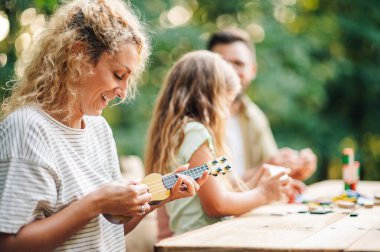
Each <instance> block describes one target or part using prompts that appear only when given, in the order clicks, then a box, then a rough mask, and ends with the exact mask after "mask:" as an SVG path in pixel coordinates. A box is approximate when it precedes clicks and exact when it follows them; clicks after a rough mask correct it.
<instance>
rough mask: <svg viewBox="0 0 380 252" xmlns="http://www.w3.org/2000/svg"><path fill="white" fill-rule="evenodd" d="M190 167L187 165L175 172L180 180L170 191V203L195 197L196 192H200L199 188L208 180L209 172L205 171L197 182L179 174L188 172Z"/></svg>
mask: <svg viewBox="0 0 380 252" xmlns="http://www.w3.org/2000/svg"><path fill="white" fill-rule="evenodd" d="M188 167H189V165H188V164H186V165H184V166H181V167H179V168H177V169H176V170H175V172H174V173H177V174H178V180H177V182H176V183H175V184H174V186H173V188H172V189H171V190H170V197H169V201H172V200H176V199H180V198H186V197H190V196H194V195H195V192H197V191H198V190H199V187H200V186H201V185H202V184H203V183H204V182H205V181H206V180H207V178H208V172H207V171H205V172H204V173H203V174H202V177H200V178H199V179H197V181H195V180H194V179H192V178H191V177H189V176H186V175H184V174H180V173H179V172H182V171H185V170H187V169H188Z"/></svg>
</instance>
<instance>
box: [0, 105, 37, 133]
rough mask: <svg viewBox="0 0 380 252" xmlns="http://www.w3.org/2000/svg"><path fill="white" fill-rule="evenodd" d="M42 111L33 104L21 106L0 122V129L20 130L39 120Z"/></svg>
mask: <svg viewBox="0 0 380 252" xmlns="http://www.w3.org/2000/svg"><path fill="white" fill-rule="evenodd" d="M42 117H43V116H42V113H41V112H40V111H39V109H38V108H36V107H35V106H22V107H20V108H18V109H16V110H15V111H13V112H11V113H10V114H9V115H7V117H5V118H4V119H3V120H2V121H1V122H0V125H1V126H0V129H1V131H3V132H4V131H5V130H7V131H16V132H20V131H23V130H25V129H27V128H28V127H33V126H34V125H36V122H41V119H42Z"/></svg>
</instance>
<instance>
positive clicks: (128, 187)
mask: <svg viewBox="0 0 380 252" xmlns="http://www.w3.org/2000/svg"><path fill="white" fill-rule="evenodd" d="M92 194H93V195H94V197H96V199H97V200H96V202H97V206H98V209H99V213H102V214H110V215H122V216H139V215H142V214H144V213H145V212H146V213H149V211H150V205H149V204H148V202H149V201H150V200H151V199H152V194H150V193H149V192H148V186H147V185H145V184H140V183H139V181H137V180H131V179H122V180H116V181H112V182H110V183H107V184H105V185H103V186H101V187H99V188H98V189H96V190H95V191H93V192H92ZM142 210H144V211H143V212H142Z"/></svg>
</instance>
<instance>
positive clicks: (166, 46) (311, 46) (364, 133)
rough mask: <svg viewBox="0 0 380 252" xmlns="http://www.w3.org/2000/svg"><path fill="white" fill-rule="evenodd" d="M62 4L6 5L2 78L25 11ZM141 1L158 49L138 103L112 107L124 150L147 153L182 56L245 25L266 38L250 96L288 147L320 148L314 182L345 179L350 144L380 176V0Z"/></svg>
mask: <svg viewBox="0 0 380 252" xmlns="http://www.w3.org/2000/svg"><path fill="white" fill-rule="evenodd" d="M56 3H57V1H56V0H54V1H53V0H50V1H41V0H35V1H34V2H30V1H26V0H17V1H5V2H3V3H0V8H1V10H3V11H5V13H6V14H7V15H8V17H9V19H10V21H11V32H10V35H9V36H8V38H7V39H6V40H4V41H1V42H0V49H1V52H5V53H6V54H7V55H8V63H7V65H6V66H5V67H3V68H0V82H1V83H5V82H6V81H7V80H9V78H10V77H11V76H12V74H13V68H14V63H15V61H16V59H17V57H16V52H15V49H14V41H15V39H16V38H17V36H18V35H19V34H20V31H21V30H22V29H25V28H23V27H21V26H20V23H19V16H20V13H21V12H22V11H23V10H25V9H26V8H29V7H31V6H34V7H35V8H36V9H37V12H38V13H47V14H49V13H51V12H52V11H53V10H54V8H55V6H56ZM132 5H134V6H135V7H136V9H137V10H138V11H139V13H140V14H141V16H142V18H143V19H144V20H145V21H146V22H147V24H148V26H149V27H150V29H151V31H152V32H151V37H152V45H153V53H152V56H151V64H150V67H149V69H148V70H147V71H146V73H145V74H144V76H143V78H142V81H141V84H140V88H139V89H140V95H138V96H137V98H136V99H135V101H133V102H131V103H129V104H126V105H118V106H115V107H110V108H108V109H107V110H106V111H104V116H105V117H106V118H107V120H108V122H109V123H110V125H111V126H112V128H113V132H114V136H115V139H116V143H117V147H118V151H119V154H120V155H125V154H137V155H140V156H143V151H144V146H145V138H146V132H147V128H148V125H149V120H150V116H151V113H152V107H153V106H154V102H155V99H156V96H157V93H158V91H159V88H160V86H161V84H162V82H163V79H164V77H165V75H166V73H167V70H168V69H169V68H170V66H171V65H172V63H173V62H174V61H175V60H176V59H178V58H179V57H180V56H181V55H182V54H183V53H186V52H188V51H191V50H196V49H204V48H205V44H206V40H207V38H208V36H209V34H210V33H211V32H213V31H215V30H217V29H219V28H223V27H227V26H238V27H241V28H244V29H246V30H247V31H248V32H250V33H251V34H252V35H253V38H254V40H255V41H258V43H257V44H256V49H257V61H258V65H259V72H258V76H257V79H256V80H255V81H254V82H253V83H252V85H251V86H250V89H249V91H248V93H249V95H250V96H251V97H252V98H253V99H254V100H255V101H256V102H257V103H258V104H259V106H260V107H261V108H262V109H263V110H264V111H265V112H266V114H267V115H268V117H269V119H270V122H271V125H272V128H273V131H274V134H275V137H276V139H277V141H278V144H279V146H290V147H293V148H297V149H300V148H305V147H311V148H312V149H313V150H314V151H315V152H316V153H317V155H318V158H319V169H318V173H317V174H316V175H315V176H314V177H313V178H312V179H311V181H315V180H321V179H324V178H327V177H331V178H337V177H338V176H340V161H339V160H340V155H341V154H340V151H341V149H342V148H343V147H354V148H355V150H356V151H357V158H358V159H359V161H360V162H361V169H362V177H363V178H364V179H376V180H378V179H380V172H378V169H376V168H377V167H379V166H380V120H379V118H380V109H379V108H380V101H379V99H378V97H380V85H379V80H380V71H379V70H380V69H379V66H380V62H379V61H380V32H379V30H378V27H379V24H380V1H346V0H336V1H329V0H298V1H296V0H271V1H264V0H255V1H252V0H240V1H222V0H202V1H201V0H199V1H196V0H190V1H184V0H163V1H137V0H134V1H132ZM175 6H182V7H184V8H185V10H187V11H188V12H189V13H191V19H190V20H189V21H188V22H186V23H185V24H183V25H179V26H173V25H172V24H171V23H170V21H168V18H167V16H168V15H167V13H168V12H169V11H170V10H173V7H175ZM6 7H7V8H6ZM181 17H183V15H182V16H181ZM258 26H259V27H262V28H263V30H264V31H265V37H264V38H263V37H262V34H261V35H260V30H257V27H258ZM260 36H261V37H260ZM1 52H0V53H1ZM0 92H1V91H0Z"/></svg>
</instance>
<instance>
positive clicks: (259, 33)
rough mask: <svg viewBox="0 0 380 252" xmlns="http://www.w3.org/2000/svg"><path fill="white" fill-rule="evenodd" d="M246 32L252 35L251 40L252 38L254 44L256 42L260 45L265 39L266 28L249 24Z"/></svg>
mask: <svg viewBox="0 0 380 252" xmlns="http://www.w3.org/2000/svg"><path fill="white" fill-rule="evenodd" d="M245 30H246V31H247V32H248V33H249V34H250V35H251V38H252V40H253V42H255V43H260V42H262V41H263V40H264V38H265V31H264V28H263V27H261V26H260V25H258V24H255V23H252V24H249V25H248V26H247V27H246V28H245Z"/></svg>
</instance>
